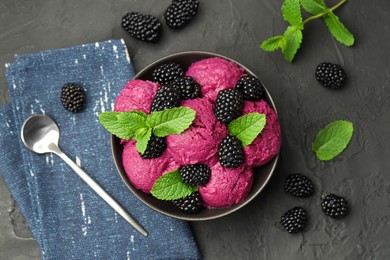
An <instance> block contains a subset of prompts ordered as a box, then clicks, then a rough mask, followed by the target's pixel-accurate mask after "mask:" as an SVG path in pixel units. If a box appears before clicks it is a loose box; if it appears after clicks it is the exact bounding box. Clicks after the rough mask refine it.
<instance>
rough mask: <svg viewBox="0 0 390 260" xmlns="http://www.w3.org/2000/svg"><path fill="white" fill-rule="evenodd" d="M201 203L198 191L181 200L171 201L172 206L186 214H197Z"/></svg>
mask: <svg viewBox="0 0 390 260" xmlns="http://www.w3.org/2000/svg"><path fill="white" fill-rule="evenodd" d="M202 202H203V200H202V196H201V195H200V193H199V192H198V191H195V192H194V193H192V194H190V195H188V196H187V197H184V198H182V199H178V200H173V201H172V203H173V205H175V206H176V207H177V208H179V209H180V210H182V211H184V212H186V213H188V214H195V213H198V212H199V211H200V210H201V209H202Z"/></svg>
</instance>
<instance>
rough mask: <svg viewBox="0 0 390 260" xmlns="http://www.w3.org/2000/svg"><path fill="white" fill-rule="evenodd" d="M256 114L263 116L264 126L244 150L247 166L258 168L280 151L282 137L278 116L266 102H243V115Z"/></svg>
mask: <svg viewBox="0 0 390 260" xmlns="http://www.w3.org/2000/svg"><path fill="white" fill-rule="evenodd" d="M252 112H257V113H260V114H265V117H266V125H265V127H264V129H263V131H262V132H261V133H260V135H259V136H258V137H257V138H256V139H255V140H254V141H253V143H252V144H250V145H248V146H246V147H245V148H244V152H245V163H246V165H247V166H252V167H258V166H261V165H264V164H266V163H267V162H269V161H270V160H271V159H272V158H274V157H275V156H276V155H277V154H278V153H279V150H280V145H281V143H282V136H281V131H280V124H279V121H278V116H277V115H276V113H275V111H274V110H273V109H272V108H271V107H270V106H269V105H268V103H267V102H265V101H263V100H261V101H256V102H252V101H245V105H244V112H243V114H248V113H252Z"/></svg>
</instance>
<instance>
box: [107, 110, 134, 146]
mask: <svg viewBox="0 0 390 260" xmlns="http://www.w3.org/2000/svg"><path fill="white" fill-rule="evenodd" d="M119 114H121V112H103V113H101V114H100V115H99V121H100V123H101V124H102V125H103V126H104V128H106V129H107V131H108V132H110V133H111V134H113V135H115V136H117V137H119V138H122V139H125V140H130V139H131V138H132V137H133V134H134V132H133V131H130V130H129V129H126V128H124V127H123V126H122V124H121V123H120V122H119V120H118V115H119Z"/></svg>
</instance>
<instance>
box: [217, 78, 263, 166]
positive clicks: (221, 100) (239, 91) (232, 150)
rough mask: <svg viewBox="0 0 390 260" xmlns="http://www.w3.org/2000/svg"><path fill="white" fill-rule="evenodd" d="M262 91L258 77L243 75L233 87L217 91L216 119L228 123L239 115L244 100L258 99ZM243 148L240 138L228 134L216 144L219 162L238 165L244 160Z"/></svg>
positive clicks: (223, 164) (261, 96)
mask: <svg viewBox="0 0 390 260" xmlns="http://www.w3.org/2000/svg"><path fill="white" fill-rule="evenodd" d="M264 93H265V90H264V86H263V84H262V83H261V82H260V80H259V79H258V78H256V77H253V76H244V77H242V78H241V79H239V80H238V81H237V83H236V86H235V88H234V89H224V90H221V91H219V92H218V95H217V100H216V101H215V109H214V115H215V117H216V118H217V120H218V121H220V122H222V123H225V124H228V123H230V122H231V121H232V120H234V119H236V118H237V117H239V116H241V114H242V111H243V109H244V100H251V101H256V100H260V99H261V98H263V95H264ZM243 149H244V148H243V146H242V143H241V141H240V140H238V139H237V138H235V137H234V136H230V135H229V136H227V137H225V138H224V139H222V141H221V143H220V144H219V146H218V159H219V162H220V164H221V165H222V166H223V167H227V168H232V167H238V166H240V165H241V164H242V163H243V162H244V160H245V157H244V150H243Z"/></svg>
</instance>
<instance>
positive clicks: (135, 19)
mask: <svg viewBox="0 0 390 260" xmlns="http://www.w3.org/2000/svg"><path fill="white" fill-rule="evenodd" d="M122 27H123V29H125V30H126V31H127V32H128V33H129V34H130V36H132V37H134V38H136V39H138V40H141V41H144V42H157V41H158V40H159V39H160V36H161V28H162V26H161V23H160V21H159V20H158V19H157V18H156V17H154V16H152V15H145V14H141V13H138V12H131V13H127V14H126V15H125V16H123V18H122Z"/></svg>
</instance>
